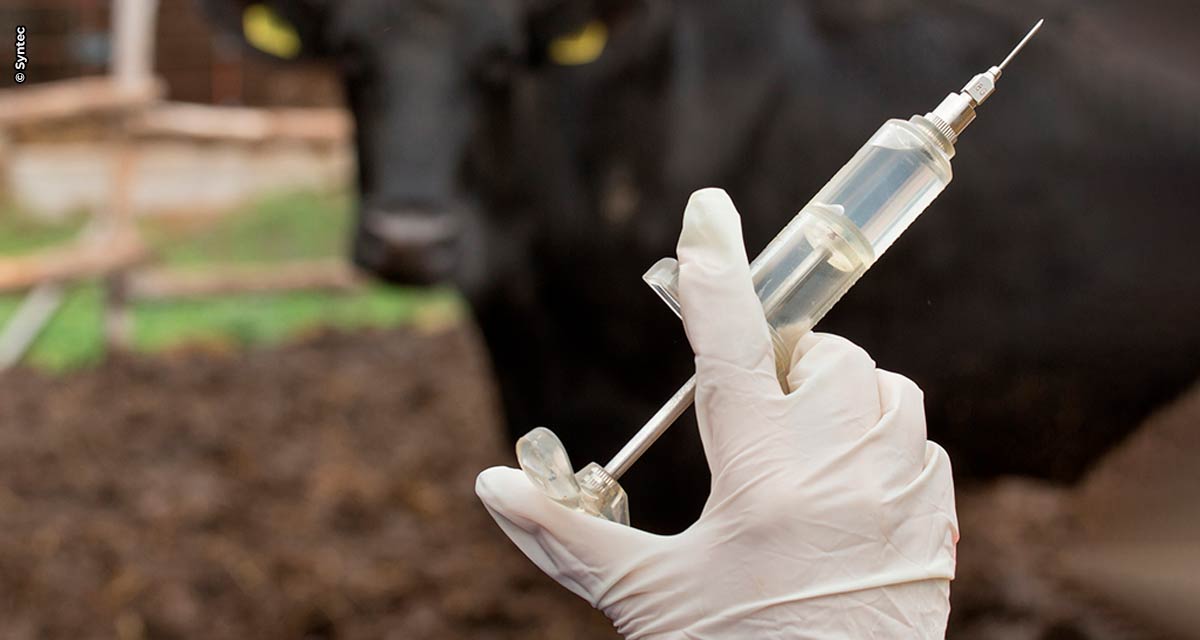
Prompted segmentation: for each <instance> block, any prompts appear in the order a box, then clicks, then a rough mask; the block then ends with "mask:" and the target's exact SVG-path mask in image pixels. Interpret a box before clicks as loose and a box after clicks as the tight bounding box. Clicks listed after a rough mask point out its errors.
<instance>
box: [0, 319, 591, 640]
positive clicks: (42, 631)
mask: <svg viewBox="0 0 1200 640" xmlns="http://www.w3.org/2000/svg"><path fill="white" fill-rule="evenodd" d="M470 340H471V339H470V338H469V337H468V335H467V333H466V332H464V331H458V330H456V331H452V332H449V333H442V334H439V335H433V336H422V335H419V334H415V333H410V332H406V331H397V332H390V333H378V334H367V333H363V334H357V335H353V336H338V335H326V336H319V337H316V338H314V339H311V340H309V341H306V342H305V343H303V344H299V345H295V346H290V347H286V348H282V349H277V350H269V351H268V350H263V351H257V352H251V353H246V354H240V355H228V356H222V355H219V354H176V355H173V356H171V357H166V358H154V359H151V358H143V357H121V358H117V359H113V360H111V361H110V362H108V363H106V364H105V365H104V366H103V367H101V368H99V369H96V370H92V371H87V372H83V373H80V374H76V375H73V376H71V377H67V378H60V379H51V378H44V377H42V376H39V375H34V374H31V373H29V372H27V371H18V372H13V373H9V374H7V375H5V376H3V377H0V388H3V390H4V391H3V396H2V398H3V400H2V401H0V637H2V638H6V639H14V640H15V639H22V638H112V637H116V638H121V639H122V640H124V639H135V638H199V637H205V638H385V637H394V638H527V637H556V638H584V639H587V638H612V637H614V634H613V632H612V630H611V627H610V625H609V623H608V621H607V620H606V619H605V618H604V617H603V616H602V615H600V614H599V613H597V612H595V611H593V610H592V609H591V608H590V607H588V606H587V605H586V604H585V603H584V602H582V601H580V600H578V599H577V598H575V597H574V596H572V595H571V594H569V593H567V592H566V591H564V590H563V589H561V588H560V587H559V586H558V585H557V584H555V583H553V582H552V581H550V580H549V579H548V578H546V577H544V576H543V575H541V573H540V572H539V571H537V569H536V568H534V567H533V565H532V564H530V563H529V562H528V561H527V560H526V559H525V558H524V557H523V556H521V555H520V553H519V552H518V551H517V550H516V549H515V547H512V546H511V545H510V544H509V543H508V541H507V540H506V539H505V538H504V537H503V535H502V534H501V532H500V531H499V529H498V528H497V527H496V526H495V525H494V524H493V523H492V521H491V519H490V518H489V517H488V515H487V513H486V512H485V511H484V509H483V508H482V506H480V504H479V502H478V500H477V499H476V498H475V495H474V492H473V486H474V478H475V475H476V474H477V473H478V472H479V471H480V470H481V469H483V468H485V467H487V466H490V465H493V464H497V463H504V462H511V460H510V458H511V454H510V453H508V451H507V447H505V446H502V444H501V442H500V439H499V438H500V436H499V427H498V425H497V423H496V418H495V416H496V411H495V405H494V403H495V400H494V398H493V397H492V395H491V394H490V391H489V388H490V387H489V385H488V384H486V383H485V380H486V377H485V375H484V364H483V360H482V358H481V357H480V355H479V354H480V352H479V350H478V349H475V348H472V347H471V343H470Z"/></svg>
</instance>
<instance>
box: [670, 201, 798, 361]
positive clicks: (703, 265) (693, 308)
mask: <svg viewBox="0 0 1200 640" xmlns="http://www.w3.org/2000/svg"><path fill="white" fill-rule="evenodd" d="M677 253H678V256H679V302H680V311H681V315H682V316H683V324H684V328H685V329H686V330H687V335H688V340H689V341H690V342H691V343H692V350H693V351H694V352H695V353H696V356H697V363H698V366H699V364H700V362H701V361H702V360H704V359H708V358H712V359H715V360H719V361H722V362H726V363H729V364H733V365H735V366H737V367H740V368H743V369H748V370H751V371H755V372H760V373H766V374H769V376H770V379H772V380H773V379H774V376H775V360H774V351H773V348H772V346H771V336H770V332H769V330H768V328H767V321H766V318H765V317H764V316H763V310H762V303H761V302H759V299H758V295H757V294H755V292H754V283H753V281H752V280H751V278H750V266H749V261H748V260H747V258H746V247H745V244H744V243H743V241H742V223H741V218H740V217H739V216H738V212H737V209H736V208H735V207H734V205H733V201H732V200H730V199H729V195H728V194H726V193H725V191H723V190H721V189H701V190H700V191H697V192H695V193H693V194H692V197H691V199H689V200H688V205H687V209H686V210H685V211H684V214H683V231H682V233H680V235H679V245H678V248H677ZM698 373H699V374H700V375H703V371H698Z"/></svg>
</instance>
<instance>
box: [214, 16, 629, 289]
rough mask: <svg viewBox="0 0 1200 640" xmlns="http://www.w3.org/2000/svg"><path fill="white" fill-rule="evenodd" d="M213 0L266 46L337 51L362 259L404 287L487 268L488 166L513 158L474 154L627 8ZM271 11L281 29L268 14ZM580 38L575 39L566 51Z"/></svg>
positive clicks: (333, 54)
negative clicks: (530, 92)
mask: <svg viewBox="0 0 1200 640" xmlns="http://www.w3.org/2000/svg"><path fill="white" fill-rule="evenodd" d="M204 1H205V4H206V5H207V11H208V13H209V14H210V16H212V17H213V18H214V19H215V21H216V22H217V23H218V24H222V25H225V26H226V27H227V28H229V29H231V30H232V29H236V30H237V31H238V32H239V33H242V34H243V35H244V36H245V37H246V39H247V40H248V41H249V42H250V43H251V44H253V45H255V46H256V48H258V49H260V50H266V51H268V52H269V53H272V54H274V55H277V56H280V55H282V56H286V57H294V56H298V57H319V58H323V59H326V60H328V61H330V62H331V63H333V64H334V65H335V66H336V68H337V69H338V70H339V72H340V73H341V75H342V78H343V80H344V84H345V87H346V97H347V101H348V103H349V106H350V108H351V110H352V111H353V115H354V118H355V122H356V131H357V133H356V142H357V153H358V186H359V191H360V200H359V220H358V224H357V228H356V232H355V237H354V241H353V243H354V248H353V255H354V260H355V262H356V263H358V264H359V265H360V266H361V267H363V268H365V269H366V270H368V271H370V272H372V273H374V274H376V275H378V276H380V277H382V278H384V279H386V280H389V281H393V282H397V283H403V284H428V283H432V282H438V281H444V280H455V281H459V284H463V283H462V282H461V280H462V277H461V275H462V272H463V271H464V269H465V270H468V271H471V270H474V271H478V270H479V269H480V268H484V267H481V265H479V264H475V265H470V264H465V263H466V262H470V261H471V260H479V259H480V258H479V255H478V254H479V252H480V251H483V250H484V248H485V247H484V246H483V245H484V244H486V243H484V242H483V238H485V237H488V238H489V239H490V240H492V241H493V244H494V241H495V240H496V238H495V237H494V234H489V233H488V232H486V231H485V230H482V229H479V228H478V227H479V226H480V225H481V224H484V223H486V221H485V220H483V218H482V217H481V216H480V215H479V213H478V209H479V208H480V207H481V203H480V198H481V195H482V194H481V193H480V191H481V189H480V188H479V182H480V181H481V180H480V179H479V175H478V171H477V169H479V166H481V165H482V166H486V170H487V171H490V172H492V173H495V172H497V171H500V172H503V171H504V168H503V165H504V158H500V159H499V160H498V161H497V158H496V157H495V156H491V158H490V159H489V160H490V161H485V162H472V161H471V159H472V157H476V156H478V155H479V154H477V153H475V152H474V151H473V150H472V147H473V146H478V145H476V143H477V142H478V141H479V138H480V136H481V135H482V134H483V132H485V131H487V130H488V127H487V126H486V123H487V121H488V119H489V118H496V117H497V114H498V113H503V111H504V105H505V104H506V102H507V100H508V95H509V91H510V89H511V86H512V83H513V82H514V81H515V79H516V78H517V77H518V76H520V75H521V74H527V73H529V72H531V71H536V70H537V69H538V68H539V67H540V66H546V65H552V64H555V63H556V62H557V63H559V64H573V63H579V62H585V61H586V60H587V57H588V55H589V54H591V55H595V54H598V53H599V50H600V48H602V46H603V43H602V40H603V38H604V35H603V33H600V34H597V33H596V32H595V25H597V24H603V22H599V21H601V20H603V19H605V18H606V17H609V16H611V15H613V14H614V13H615V11H616V5H617V3H615V2H612V0H609V3H608V4H605V3H604V2H603V1H602V0H340V1H337V2H335V1H333V0H263V1H255V0H204ZM602 5H603V6H602ZM262 20H269V21H270V22H271V23H272V24H267V25H260V24H256V23H255V22H254V21H259V22H261V21H262ZM588 29H592V31H591V32H589V31H588ZM272 30H274V31H275V32H277V33H275V37H274V39H272ZM280 33H282V35H280ZM589 33H590V35H589ZM581 34H582V35H581ZM580 38H582V39H581V40H580ZM572 39H575V40H576V41H575V42H574V44H575V46H574V47H570V46H568V47H566V48H563V43H564V42H567V43H568V44H570V43H571V41H572ZM597 40H599V42H598V41H597ZM556 47H558V49H556ZM556 55H557V56H558V57H559V58H561V59H559V60H555V59H554V58H555V56H556ZM495 129H496V128H492V130H493V131H494V130H495ZM493 142H494V141H493ZM485 146H486V144H485ZM492 146H493V151H494V148H495V145H494V144H493V145H492ZM485 155H486V154H485ZM472 165H476V166H472ZM491 182H492V183H495V182H496V181H495V180H492V181H491Z"/></svg>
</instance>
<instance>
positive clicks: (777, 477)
mask: <svg viewBox="0 0 1200 640" xmlns="http://www.w3.org/2000/svg"><path fill="white" fill-rule="evenodd" d="M678 256H679V262H680V275H679V297H680V303H681V307H682V315H683V320H684V326H685V328H686V330H687V334H688V339H689V340H690V341H691V344H692V347H693V350H694V351H695V354H696V377H697V388H696V411H697V418H698V422H699V425H700V435H701V439H702V440H703V443H704V449H705V455H706V457H707V459H708V463H709V467H710V469H711V470H712V490H711V493H710V496H709V499H708V502H707V503H706V506H705V508H704V511H703V513H702V514H701V516H700V518H699V520H697V522H696V523H695V524H694V525H692V526H691V527H690V528H688V529H687V530H686V531H684V532H682V533H680V534H677V535H672V536H659V535H654V534H650V533H647V532H644V531H640V530H638V529H635V528H630V527H625V526H622V525H618V524H615V523H612V522H609V521H606V520H602V519H599V518H595V517H592V516H588V515H585V514H582V513H578V512H575V511H572V510H569V509H567V508H565V507H563V506H561V505H559V504H557V503H555V502H553V501H551V500H550V499H548V498H546V497H545V496H543V495H542V494H541V493H540V492H539V491H538V490H537V489H536V488H535V487H534V486H533V485H532V484H531V483H530V482H529V481H528V480H527V479H526V478H525V476H524V474H523V473H522V472H520V471H518V470H516V469H509V468H504V467H496V468H492V469H488V470H486V471H484V472H483V473H481V474H480V475H479V478H478V481H477V483H476V492H477V493H478V494H479V497H480V498H481V499H482V500H483V503H484V505H485V506H486V507H487V509H488V511H489V512H490V513H491V514H492V516H493V517H494V518H495V519H496V522H497V523H498V524H499V525H500V526H501V528H502V529H503V530H504V532H505V533H506V534H507V535H508V536H509V537H510V538H511V539H512V540H513V542H514V543H516V545H517V546H518V547H519V548H520V549H521V550H522V551H523V552H524V553H525V554H526V555H527V556H528V557H529V558H530V559H531V560H532V561H533V562H534V563H535V564H537V566H538V567H540V568H541V569H542V570H543V571H545V572H546V573H547V574H549V575H550V576H551V577H553V578H554V579H555V580H557V581H558V582H559V583H561V584H562V585H563V586H564V587H566V588H568V589H570V590H571V591H572V592H574V593H575V594H577V595H579V596H580V597H582V598H584V599H586V600H587V601H588V602H590V603H591V604H592V605H593V606H595V607H597V608H599V609H601V610H602V611H603V612H604V613H605V614H606V615H607V616H608V617H609V618H610V619H611V620H612V621H613V623H614V624H615V625H616V627H617V629H618V631H620V632H621V633H622V634H624V635H626V636H627V637H630V638H652V637H664V638H665V637H693V638H717V637H723V638H728V637H755V638H759V637H764V638H766V637H780V638H782V637H787V638H795V637H803V638H850V637H853V638H869V637H880V638H901V637H903V638H934V637H941V636H943V635H944V632H945V625H946V619H947V616H948V614H949V599H948V598H949V581H950V580H951V579H952V578H953V576H954V545H955V543H956V541H957V539H958V525H957V521H956V518H955V513H954V491H953V482H952V480H951V474H950V461H949V458H948V457H947V456H946V453H945V452H944V451H943V450H942V449H941V447H939V446H938V445H936V444H933V443H931V442H928V441H927V440H926V434H925V418H924V409H923V406H922V395H921V391H920V389H918V388H917V386H916V385H915V384H914V383H912V382H911V381H910V380H908V379H907V378H904V377H903V376H899V375H897V374H894V373H888V372H886V371H881V370H879V369H877V368H876V367H875V363H874V362H873V361H872V360H871V358H870V356H868V355H867V354H866V352H864V351H863V350H862V349H860V348H858V347H856V346H854V345H853V344H851V343H850V342H848V341H846V340H844V339H842V338H838V337H835V336H830V335H822V334H811V335H809V336H806V337H805V338H803V339H802V340H801V341H800V343H799V345H798V346H797V348H796V351H795V353H794V354H793V360H792V366H791V369H790V372H789V374H788V383H789V387H790V388H791V389H792V391H791V392H789V393H784V392H783V390H782V389H781V388H780V384H779V380H778V378H777V375H776V370H775V362H774V355H773V349H772V345H771V339H770V335H769V331H768V328H767V323H766V320H765V318H764V317H763V312H762V307H761V305H760V303H759V301H758V298H757V297H756V296H755V293H754V287H753V285H752V283H751V279H750V273H749V267H748V264H747V260H746V253H745V249H744V247H743V244H742V236H741V225H740V220H739V218H738V215H737V211H736V210H735V208H734V207H733V203H732V202H730V200H729V198H728V196H726V195H725V193H724V192H723V191H720V190H716V189H707V190H703V191H699V192H697V193H696V194H694V195H693V196H692V199H691V200H690V202H689V203H688V207H687V211H686V212H685V215H684V227H683V233H682V235H681V236H680V240H679V247H678ZM630 499H631V501H633V503H634V505H635V506H636V500H637V496H630Z"/></svg>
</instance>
